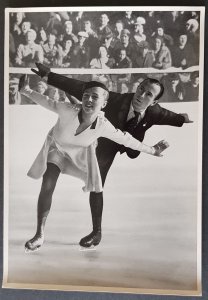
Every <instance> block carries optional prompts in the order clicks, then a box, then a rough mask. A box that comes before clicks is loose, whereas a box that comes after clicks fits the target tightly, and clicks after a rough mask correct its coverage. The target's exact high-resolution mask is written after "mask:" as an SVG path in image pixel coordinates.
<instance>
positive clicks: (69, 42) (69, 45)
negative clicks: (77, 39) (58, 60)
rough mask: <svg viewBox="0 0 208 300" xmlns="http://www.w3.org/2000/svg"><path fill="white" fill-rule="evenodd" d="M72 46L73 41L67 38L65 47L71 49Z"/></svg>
mask: <svg viewBox="0 0 208 300" xmlns="http://www.w3.org/2000/svg"><path fill="white" fill-rule="evenodd" d="M71 46H72V41H71V40H66V41H65V49H67V50H69V49H71Z"/></svg>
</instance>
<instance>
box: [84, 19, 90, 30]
mask: <svg viewBox="0 0 208 300" xmlns="http://www.w3.org/2000/svg"><path fill="white" fill-rule="evenodd" d="M90 29H91V23H90V21H86V22H84V30H85V31H89V30H90Z"/></svg>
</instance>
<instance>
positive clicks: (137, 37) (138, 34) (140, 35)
mask: <svg viewBox="0 0 208 300" xmlns="http://www.w3.org/2000/svg"><path fill="white" fill-rule="evenodd" d="M139 18H141V17H139ZM137 19H138V18H137ZM132 37H133V42H134V43H135V44H136V45H137V46H139V44H140V43H141V42H143V41H146V35H145V34H144V27H143V24H141V23H140V22H138V21H136V22H135V23H134V31H133V33H132Z"/></svg>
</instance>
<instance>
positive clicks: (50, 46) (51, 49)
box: [42, 32, 58, 67]
mask: <svg viewBox="0 0 208 300" xmlns="http://www.w3.org/2000/svg"><path fill="white" fill-rule="evenodd" d="M42 48H43V53H44V64H45V65H47V66H53V67H55V66H57V59H58V47H57V45H56V35H55V34H54V33H53V32H49V33H48V34H47V42H46V43H44V44H43V45H42Z"/></svg>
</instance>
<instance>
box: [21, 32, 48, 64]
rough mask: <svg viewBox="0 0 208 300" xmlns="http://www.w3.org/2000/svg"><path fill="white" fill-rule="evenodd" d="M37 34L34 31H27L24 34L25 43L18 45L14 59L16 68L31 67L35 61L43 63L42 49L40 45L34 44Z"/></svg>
mask: <svg viewBox="0 0 208 300" xmlns="http://www.w3.org/2000/svg"><path fill="white" fill-rule="evenodd" d="M36 37H37V34H36V32H35V30H33V29H29V30H28V31H27V32H26V43H25V44H20V45H19V47H18V48H17V54H16V58H15V63H16V66H21V67H33V66H34V65H35V61H39V62H40V63H42V62H43V59H44V56H43V49H42V47H41V46H40V45H38V44H36V43H35V40H36Z"/></svg>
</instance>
